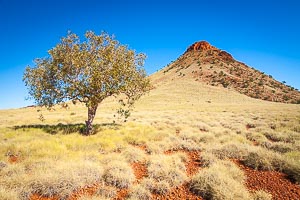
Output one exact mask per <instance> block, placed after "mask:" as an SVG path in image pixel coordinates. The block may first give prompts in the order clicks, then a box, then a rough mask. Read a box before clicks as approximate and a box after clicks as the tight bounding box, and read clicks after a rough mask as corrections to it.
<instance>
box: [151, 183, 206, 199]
mask: <svg viewBox="0 0 300 200" xmlns="http://www.w3.org/2000/svg"><path fill="white" fill-rule="evenodd" d="M152 199H155V200H167V199H174V200H175V199H186V200H203V199H202V198H201V197H199V196H196V195H195V194H193V193H192V192H191V191H190V190H189V187H188V184H187V183H185V184H183V185H181V186H178V187H174V188H172V189H171V190H170V191H169V192H168V193H167V194H164V195H157V194H152Z"/></svg>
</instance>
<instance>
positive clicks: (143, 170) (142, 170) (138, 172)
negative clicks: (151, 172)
mask: <svg viewBox="0 0 300 200" xmlns="http://www.w3.org/2000/svg"><path fill="white" fill-rule="evenodd" d="M131 167H132V169H133V172H134V175H135V178H136V179H137V180H136V183H139V182H140V180H141V179H143V178H144V177H146V176H147V175H148V169H147V166H146V163H141V162H134V163H131Z"/></svg>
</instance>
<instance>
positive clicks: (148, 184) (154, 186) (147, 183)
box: [141, 178, 171, 195]
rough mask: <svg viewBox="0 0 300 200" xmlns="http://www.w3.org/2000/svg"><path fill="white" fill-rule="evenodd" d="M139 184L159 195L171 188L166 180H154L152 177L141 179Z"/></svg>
mask: <svg viewBox="0 0 300 200" xmlns="http://www.w3.org/2000/svg"><path fill="white" fill-rule="evenodd" d="M141 186H142V187H144V188H145V189H146V190H149V191H151V192H152V193H155V194H160V195H163V194H166V193H167V192H168V191H169V190H170V188H171V186H170V184H169V183H168V182H167V181H166V180H155V179H153V178H145V179H143V180H142V182H141Z"/></svg>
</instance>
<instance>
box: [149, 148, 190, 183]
mask: <svg viewBox="0 0 300 200" xmlns="http://www.w3.org/2000/svg"><path fill="white" fill-rule="evenodd" d="M183 159H184V158H183V157H182V155H180V154H177V155H176V154H173V155H170V156H168V155H153V156H151V158H149V163H148V176H149V177H150V178H153V179H154V180H156V181H158V182H159V181H161V180H165V181H167V182H168V183H169V184H170V186H171V187H173V186H178V185H180V184H182V183H183V182H184V181H185V180H187V176H186V168H185V165H184V162H183Z"/></svg>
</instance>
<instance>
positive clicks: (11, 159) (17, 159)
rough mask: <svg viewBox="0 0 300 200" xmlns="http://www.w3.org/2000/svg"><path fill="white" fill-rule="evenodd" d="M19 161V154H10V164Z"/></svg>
mask: <svg viewBox="0 0 300 200" xmlns="http://www.w3.org/2000/svg"><path fill="white" fill-rule="evenodd" d="M18 161H19V157H18V156H15V155H10V156H9V157H8V162H9V163H10V164H13V163H16V162H18Z"/></svg>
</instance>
